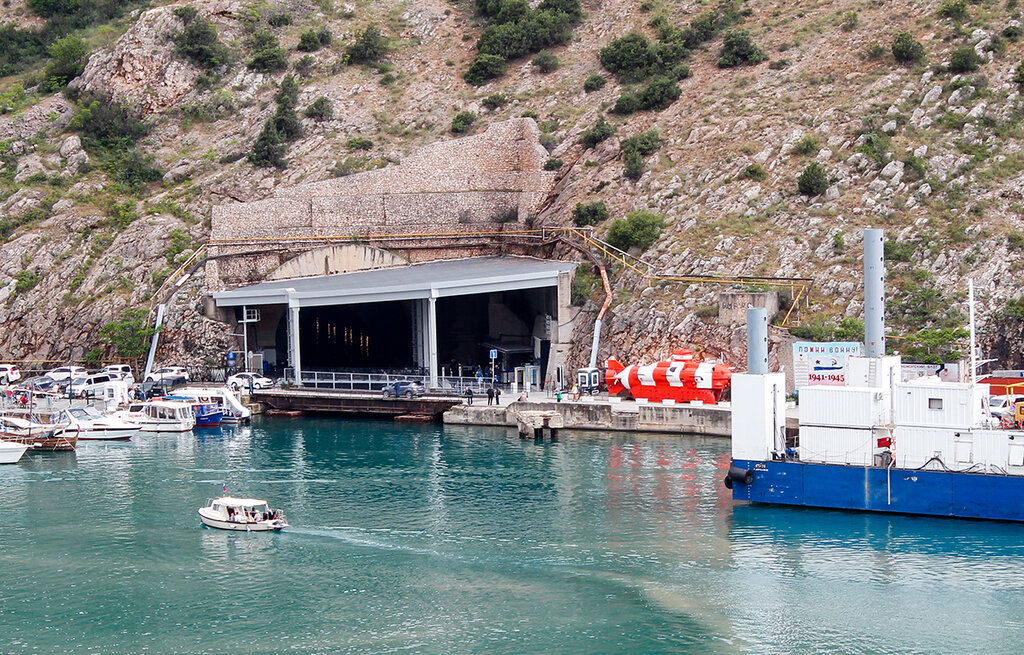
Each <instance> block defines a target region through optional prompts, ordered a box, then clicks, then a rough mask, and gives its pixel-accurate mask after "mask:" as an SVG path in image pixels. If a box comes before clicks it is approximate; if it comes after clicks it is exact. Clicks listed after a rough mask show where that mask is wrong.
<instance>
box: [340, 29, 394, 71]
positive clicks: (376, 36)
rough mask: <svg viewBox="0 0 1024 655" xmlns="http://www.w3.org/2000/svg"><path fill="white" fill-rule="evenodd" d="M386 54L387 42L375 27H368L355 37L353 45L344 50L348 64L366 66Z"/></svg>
mask: <svg viewBox="0 0 1024 655" xmlns="http://www.w3.org/2000/svg"><path fill="white" fill-rule="evenodd" d="M387 52H388V41H387V39H385V38H384V35H383V34H381V32H380V30H379V29H377V26H376V25H368V26H367V27H366V29H365V30H363V31H362V32H360V33H359V34H358V36H356V40H355V43H353V44H352V45H350V46H349V47H348V49H346V50H345V54H346V55H347V57H348V63H350V64H366V63H370V62H373V61H379V60H381V59H383V58H384V55H386V54H387Z"/></svg>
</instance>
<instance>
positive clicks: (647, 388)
mask: <svg viewBox="0 0 1024 655" xmlns="http://www.w3.org/2000/svg"><path fill="white" fill-rule="evenodd" d="M731 379H732V367H731V366H729V365H728V364H723V363H722V362H714V361H711V362H705V361H704V360H703V359H695V358H694V356H693V351H692V350H690V349H689V348H680V349H679V350H676V351H675V352H674V353H672V359H670V360H669V361H667V362H657V363H655V364H644V365H642V366H638V365H636V364H634V365H632V366H623V365H622V364H621V363H619V361H618V360H616V359H615V358H614V357H609V358H608V368H607V369H606V370H605V373H604V380H605V384H606V385H607V386H608V393H610V394H617V393H621V392H623V391H626V390H628V391H629V392H630V393H631V394H633V397H634V398H646V399H648V400H650V401H652V402H661V401H663V400H674V401H676V402H677V403H686V402H690V401H691V400H700V401H703V402H704V403H706V404H709V405H714V404H716V403H718V400H719V398H721V397H722V392H723V391H725V388H726V387H728V386H729V381H730V380H731Z"/></svg>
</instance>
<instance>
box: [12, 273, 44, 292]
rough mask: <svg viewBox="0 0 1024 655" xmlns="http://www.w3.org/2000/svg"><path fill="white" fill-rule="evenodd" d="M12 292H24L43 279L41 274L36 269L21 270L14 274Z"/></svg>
mask: <svg viewBox="0 0 1024 655" xmlns="http://www.w3.org/2000/svg"><path fill="white" fill-rule="evenodd" d="M14 280H15V282H14V293H24V292H26V291H29V290H31V289H32V288H33V287H35V286H36V285H37V284H39V283H40V282H42V281H43V276H42V275H40V274H39V273H38V272H36V271H21V272H19V273H15V275H14Z"/></svg>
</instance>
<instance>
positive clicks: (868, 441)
mask: <svg viewBox="0 0 1024 655" xmlns="http://www.w3.org/2000/svg"><path fill="white" fill-rule="evenodd" d="M875 444H876V439H875V434H874V432H873V431H872V430H870V429H860V430H858V429H853V428H834V427H817V426H806V427H801V428H800V460H801V461H804V462H816V463H821V464H853V465H856V466H871V465H872V464H873V463H874V455H875Z"/></svg>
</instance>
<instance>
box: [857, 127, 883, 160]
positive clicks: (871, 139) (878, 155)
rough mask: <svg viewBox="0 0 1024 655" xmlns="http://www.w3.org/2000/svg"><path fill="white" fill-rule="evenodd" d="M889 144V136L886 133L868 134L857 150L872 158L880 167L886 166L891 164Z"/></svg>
mask: <svg viewBox="0 0 1024 655" xmlns="http://www.w3.org/2000/svg"><path fill="white" fill-rule="evenodd" d="M889 143H890V139H889V135H888V134H886V133H885V132H868V133H866V134H865V135H864V143H862V144H861V146H860V147H859V148H857V150H858V151H859V152H862V153H864V154H865V155H867V156H868V157H871V158H872V159H873V160H875V163H876V164H878V165H879V166H885V165H886V164H887V163H888V162H889Z"/></svg>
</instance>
